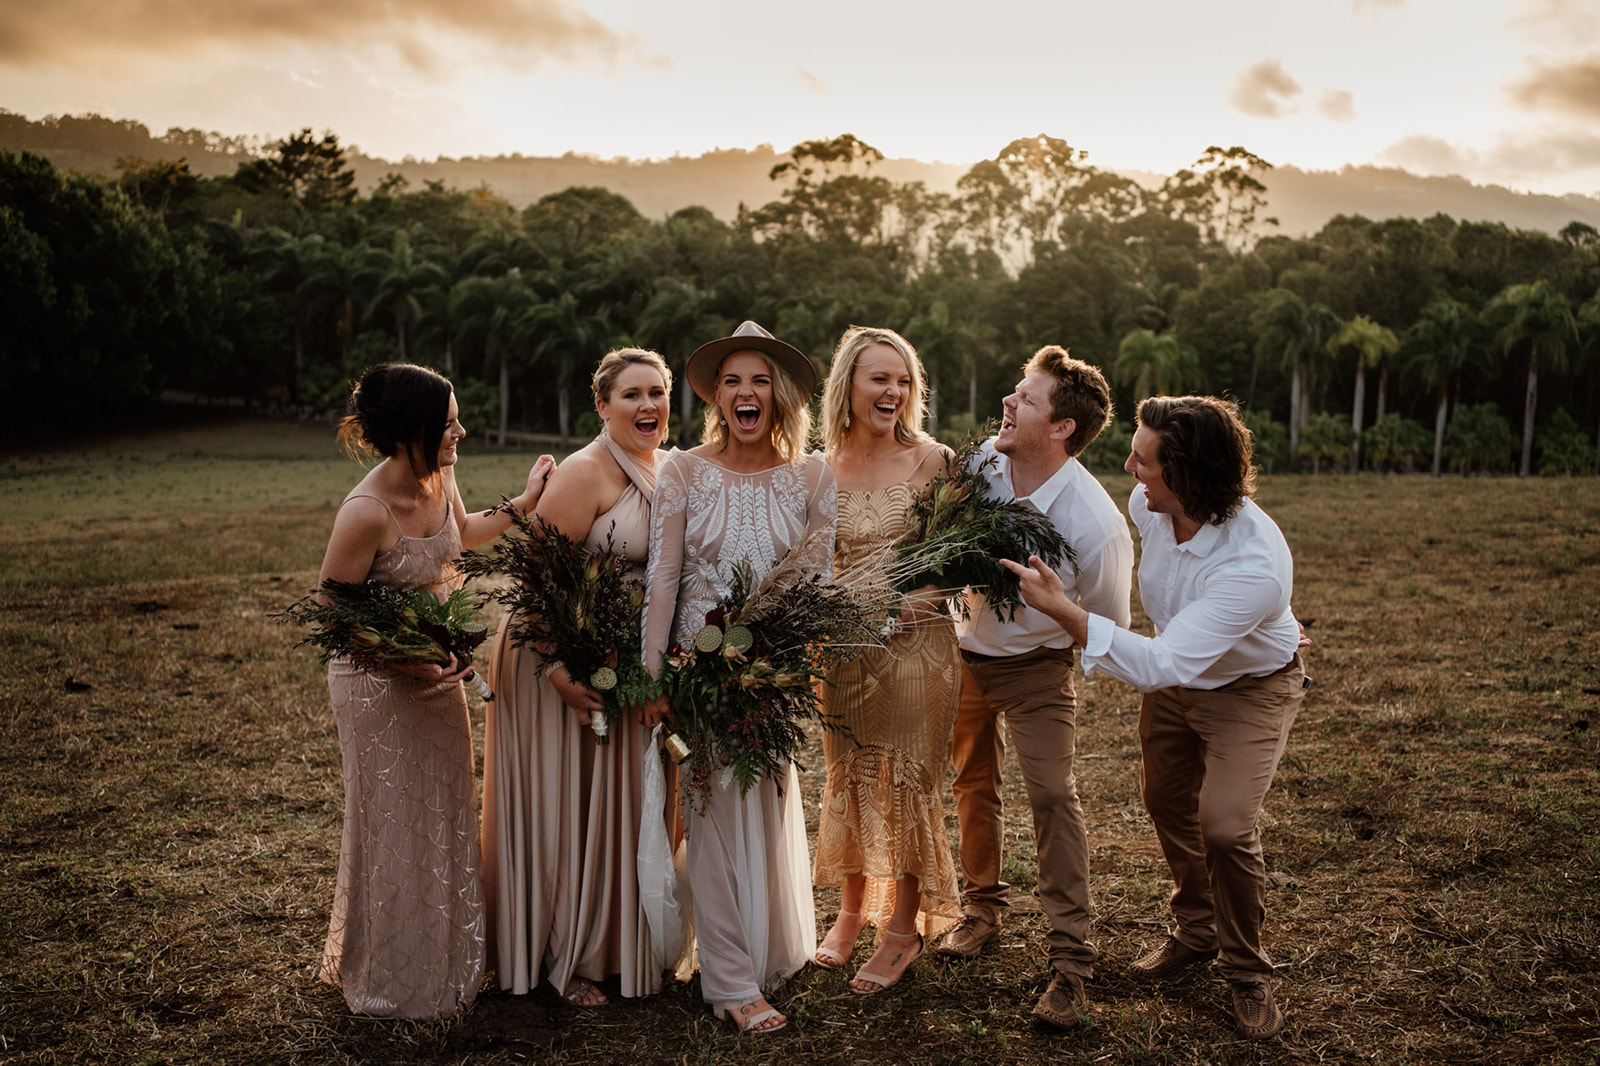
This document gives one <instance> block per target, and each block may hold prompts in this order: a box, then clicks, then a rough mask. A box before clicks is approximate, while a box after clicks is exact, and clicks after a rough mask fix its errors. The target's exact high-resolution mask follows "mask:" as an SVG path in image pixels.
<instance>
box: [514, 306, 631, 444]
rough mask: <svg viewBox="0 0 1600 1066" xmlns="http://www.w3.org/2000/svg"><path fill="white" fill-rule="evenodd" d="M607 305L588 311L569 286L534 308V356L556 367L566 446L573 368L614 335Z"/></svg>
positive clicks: (561, 429) (559, 421) (596, 354)
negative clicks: (585, 310) (536, 337)
mask: <svg viewBox="0 0 1600 1066" xmlns="http://www.w3.org/2000/svg"><path fill="white" fill-rule="evenodd" d="M606 310H607V309H606V308H604V307H602V308H600V309H599V310H598V311H595V312H593V313H589V314H585V313H584V311H583V306H582V303H581V302H580V301H579V299H578V297H577V295H576V294H574V293H573V292H572V290H571V289H568V290H566V291H564V292H562V293H561V294H560V295H559V296H557V297H555V298H554V299H552V300H549V301H547V302H545V303H541V304H540V305H539V306H537V307H535V308H534V309H533V310H532V312H531V313H530V315H529V322H530V325H531V327H532V328H533V330H534V331H535V332H536V333H537V336H538V339H537V340H536V341H535V342H534V348H533V354H534V358H535V359H536V360H538V361H539V362H541V363H544V364H546V365H547V366H550V367H553V368H554V370H555V378H556V425H557V430H558V431H559V432H560V434H561V447H562V449H563V450H565V449H566V447H567V434H568V431H569V428H570V424H571V421H570V415H571V406H570V395H569V393H570V390H571V387H572V371H573V369H574V368H575V367H576V366H578V364H579V363H580V362H584V363H587V362H588V361H589V360H592V359H598V358H599V356H600V355H603V354H604V352H605V349H606V347H607V344H608V342H609V341H610V338H611V323H610V321H609V316H608V315H607V314H606Z"/></svg>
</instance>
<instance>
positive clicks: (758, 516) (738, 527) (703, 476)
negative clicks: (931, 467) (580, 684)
mask: <svg viewBox="0 0 1600 1066" xmlns="http://www.w3.org/2000/svg"><path fill="white" fill-rule="evenodd" d="M684 374H685V376H686V377H687V378H688V379H689V384H690V385H691V386H692V387H693V388H694V391H695V393H696V394H698V395H699V397H700V398H701V399H702V400H704V401H705V402H706V403H707V404H709V405H710V409H709V410H708V411H707V412H706V425H705V431H704V434H703V435H702V437H701V440H702V441H703V443H702V444H701V445H700V446H699V447H697V448H694V449H693V450H691V451H688V452H678V453H676V454H674V455H673V456H671V457H670V458H668V459H667V461H666V462H665V463H663V464H662V469H661V477H660V479H659V481H658V482H657V485H656V498H655V506H654V509H653V513H652V515H651V525H650V578H649V585H648V589H649V591H648V593H647V595H646V599H645V615H644V654H645V664H646V665H647V666H649V667H650V670H651V673H652V674H657V675H659V673H660V670H661V659H662V654H663V652H665V650H666V648H667V646H668V644H669V643H672V642H677V643H680V644H684V645H687V644H689V643H690V642H691V641H692V640H693V639H694V635H695V633H696V632H698V631H699V629H700V628H701V627H702V626H703V625H704V624H705V620H706V614H707V612H708V611H711V610H712V609H713V608H715V607H716V606H717V604H718V603H719V602H720V601H721V600H722V599H723V598H724V597H725V596H727V595H728V594H729V592H730V591H731V590H732V586H733V580H734V574H735V571H736V569H737V568H738V567H740V566H748V567H749V568H750V570H751V572H752V574H753V576H754V579H755V580H756V581H759V580H760V579H761V578H762V577H763V576H764V575H766V574H767V573H768V572H769V571H771V570H772V568H773V566H775V565H776V564H777V563H778V561H779V560H780V559H782V558H783V557H784V556H785V555H786V554H787V553H788V552H789V550H790V549H791V548H794V547H796V546H797V545H799V544H801V543H802V541H805V540H806V538H807V536H808V535H810V534H818V533H820V534H821V535H822V538H821V539H822V540H824V541H825V544H824V547H825V548H826V549H827V551H828V552H829V553H830V554H831V550H832V539H833V527H834V512H835V510H836V508H837V505H838V499H837V496H838V494H837V491H836V490H835V487H834V481H833V474H832V472H831V471H830V470H829V469H828V467H827V464H826V463H824V462H823V461H822V459H821V457H819V456H815V455H807V454H806V452H805V445H806V438H807V436H808V435H809V432H810V428H811V414H810V410H809V408H808V406H807V404H808V402H809V400H810V396H811V392H812V390H814V389H815V388H816V385H817V377H816V371H815V370H813V369H812V366H811V361H810V360H809V359H807V358H806V357H805V356H804V355H803V354H801V353H800V352H799V351H798V350H796V349H795V348H792V347H790V346H789V345H787V344H785V343H783V342H782V341H780V340H777V339H776V338H774V337H773V336H772V334H770V333H768V332H767V331H766V330H764V329H762V328H761V327H760V326H758V325H756V324H755V323H754V322H746V323H744V324H743V325H741V326H740V327H739V328H738V329H737V330H735V331H734V334H733V336H731V337H724V338H722V339H720V340H715V341H711V342H709V343H707V344H704V345H702V346H701V347H700V348H698V349H697V350H696V351H695V353H694V354H693V355H691V356H690V357H689V362H688V364H687V365H686V366H685V368H684ZM812 543H816V541H813V542H812ZM821 569H823V570H826V569H828V563H827V562H826V561H824V562H822V564H821ZM664 711H665V705H664V701H657V703H656V704H654V705H653V706H652V709H651V711H650V715H651V716H652V717H653V716H657V715H660V714H662V713H664ZM706 793H707V794H706V797H705V800H704V805H703V806H702V807H701V808H700V809H699V810H698V811H694V812H693V813H690V812H689V811H688V810H687V809H686V811H685V817H684V821H685V823H686V828H687V831H688V838H689V842H688V866H689V883H690V887H691V889H692V890H693V895H694V922H695V934H696V936H697V937H698V939H699V944H700V989H701V995H702V996H703V997H704V998H705V1000H706V1002H707V1003H710V1004H711V1006H712V1008H713V1010H714V1011H715V1013H716V1015H717V1017H719V1018H724V1017H732V1018H733V1020H734V1022H735V1023H736V1024H737V1025H738V1026H739V1028H740V1029H742V1030H744V1031H746V1032H758V1033H769V1032H774V1031H776V1030H778V1029H782V1028H783V1027H784V1025H786V1024H787V1023H788V1019H787V1018H785V1017H784V1016H783V1015H782V1014H780V1013H778V1012H777V1011H776V1010H774V1009H773V1008H772V1006H771V1005H770V1004H768V1002H767V1000H766V998H765V997H764V995H763V993H765V992H770V991H773V990H774V989H776V988H777V986H778V985H779V984H781V983H782V982H783V980H784V979H785V978H787V977H789V976H790V975H791V974H793V973H795V972H796V971H797V970H799V969H800V968H801V967H802V966H804V965H805V963H806V960H807V959H808V958H810V956H811V954H812V952H813V951H814V950H815V949H816V940H817V933H816V913H815V910H814V909H813V907H812V902H811V886H810V885H809V884H808V883H807V878H806V872H807V870H806V867H807V848H806V837H805V817H804V813H803V812H802V810H801V806H800V785H799V779H798V777H796V775H795V770H794V765H793V764H792V763H790V764H785V765H784V766H783V767H782V768H781V769H774V770H771V771H769V772H768V773H767V774H765V775H764V776H763V777H762V778H761V780H760V782H759V783H758V784H756V785H755V786H754V787H752V788H751V789H750V790H749V791H748V792H744V791H743V790H742V789H741V788H740V786H739V784H738V782H737V781H733V780H732V779H731V775H722V780H721V781H720V782H717V783H711V784H709V785H708V786H707V789H706Z"/></svg>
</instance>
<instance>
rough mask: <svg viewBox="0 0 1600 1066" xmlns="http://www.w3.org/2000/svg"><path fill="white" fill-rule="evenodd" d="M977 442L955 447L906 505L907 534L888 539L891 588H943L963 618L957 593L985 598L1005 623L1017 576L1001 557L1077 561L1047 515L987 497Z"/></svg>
mask: <svg viewBox="0 0 1600 1066" xmlns="http://www.w3.org/2000/svg"><path fill="white" fill-rule="evenodd" d="M982 443H983V442H982V439H981V438H978V437H968V438H967V439H966V440H965V441H963V442H962V444H961V446H960V447H958V448H957V449H956V453H955V456H954V457H953V458H952V459H951V460H950V465H949V471H948V472H947V473H945V474H941V475H940V476H938V477H936V478H934V479H933V481H931V482H930V483H929V484H928V487H927V488H926V489H924V490H923V491H922V493H921V494H920V495H919V496H918V497H917V499H916V501H915V502H914V503H913V504H912V506H911V515H910V518H909V519H908V521H907V524H906V531H905V533H904V534H903V535H902V536H901V537H900V539H899V540H898V541H896V542H895V555H896V558H895V562H894V574H895V581H894V587H895V589H896V590H898V591H900V592H902V593H909V592H911V591H913V590H915V589H919V588H922V587H924V586H928V585H932V586H933V587H935V588H938V589H944V590H948V591H950V592H951V593H952V594H953V595H955V596H956V598H957V600H958V601H959V602H960V604H961V613H962V616H963V617H967V616H968V610H967V602H966V597H965V596H964V595H962V591H963V590H964V589H968V588H972V589H977V590H978V591H980V592H983V593H985V594H986V595H987V596H988V603H989V609H990V610H992V611H994V616H995V617H996V618H997V619H999V620H1000V621H1002V622H1007V621H1010V620H1011V619H1012V618H1013V617H1014V616H1015V615H1016V611H1017V607H1018V606H1019V605H1021V603H1022V598H1021V590H1020V588H1019V586H1018V583H1017V576H1016V575H1015V574H1013V573H1012V572H1011V571H1009V570H1007V569H1006V568H1005V567H1003V566H1001V565H1000V560H1001V559H1013V560H1016V561H1017V562H1027V560H1028V557H1029V556H1030V555H1037V556H1038V557H1039V558H1041V559H1043V560H1044V561H1045V562H1046V563H1048V564H1050V565H1051V566H1052V567H1055V568H1056V569H1060V568H1061V566H1062V565H1063V564H1064V563H1067V564H1071V566H1072V568H1073V570H1074V571H1076V570H1077V568H1078V561H1077V556H1076V555H1074V554H1073V551H1072V547H1071V546H1070V545H1069V544H1068V543H1067V542H1066V539H1065V538H1064V537H1062V536H1061V533H1060V532H1059V531H1058V530H1057V529H1056V527H1055V524H1054V523H1053V522H1051V521H1050V519H1049V518H1048V517H1046V516H1045V515H1044V514H1042V513H1040V512H1039V511H1037V510H1035V509H1034V508H1032V507H1029V506H1028V505H1027V504H1023V503H1019V502H1017V501H1016V500H1000V499H997V498H996V497H994V496H992V495H990V486H989V481H988V479H987V478H985V477H984V475H983V472H984V470H985V469H987V468H988V467H990V466H992V465H993V464H994V462H995V457H994V456H990V457H989V458H988V459H985V460H984V461H982V462H981V463H980V462H978V455H979V452H980V449H981V447H982Z"/></svg>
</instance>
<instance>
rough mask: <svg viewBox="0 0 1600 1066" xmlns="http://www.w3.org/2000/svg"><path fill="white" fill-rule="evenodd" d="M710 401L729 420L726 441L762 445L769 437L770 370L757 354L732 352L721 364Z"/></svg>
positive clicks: (770, 408)
mask: <svg viewBox="0 0 1600 1066" xmlns="http://www.w3.org/2000/svg"><path fill="white" fill-rule="evenodd" d="M713 399H714V400H715V401H716V406H717V409H718V410H720V411H721V412H722V417H723V418H725V419H727V421H728V439H729V441H730V442H732V441H737V442H738V443H740V444H763V443H766V442H767V441H769V440H770V439H771V438H772V425H773V419H774V402H773V396H772V368H771V367H769V366H768V365H767V361H766V359H764V358H763V357H762V356H761V355H760V353H758V352H734V353H733V354H732V355H730V356H728V357H727V358H726V359H724V360H723V361H722V369H721V370H720V371H719V372H718V373H717V391H716V394H715V395H714V397H713Z"/></svg>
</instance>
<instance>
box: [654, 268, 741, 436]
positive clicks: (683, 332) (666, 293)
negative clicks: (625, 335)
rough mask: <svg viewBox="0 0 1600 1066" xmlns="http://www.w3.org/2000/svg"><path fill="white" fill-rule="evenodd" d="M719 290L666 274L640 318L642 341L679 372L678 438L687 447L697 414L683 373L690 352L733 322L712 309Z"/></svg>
mask: <svg viewBox="0 0 1600 1066" xmlns="http://www.w3.org/2000/svg"><path fill="white" fill-rule="evenodd" d="M715 296H716V294H715V293H713V292H712V291H710V290H708V289H705V288H702V287H701V286H699V285H696V284H695V282H694V280H693V279H692V278H684V277H676V276H673V275H666V276H664V277H660V278H658V279H657V281H656V288H655V291H654V292H653V293H651V294H650V301H649V303H647V304H646V305H645V308H644V311H643V313H642V314H641V315H640V318H639V341H640V343H641V344H644V345H645V346H647V347H650V348H653V349H655V350H656V351H658V352H660V353H661V354H662V355H664V356H666V357H667V359H668V360H669V361H670V363H671V365H672V366H674V367H675V368H676V369H677V372H678V388H679V405H678V440H679V444H680V445H681V446H683V447H688V445H689V440H690V425H689V424H690V422H691V421H692V419H693V417H694V400H695V397H694V390H693V389H692V388H690V387H689V379H688V376H687V375H685V374H684V373H683V367H684V364H685V363H686V362H687V361H688V358H689V354H690V353H691V352H693V351H694V350H695V348H696V347H698V346H699V345H700V344H701V343H703V342H704V341H705V340H707V339H708V338H711V337H725V336H727V335H728V334H729V333H731V332H732V331H733V323H732V322H730V321H729V320H728V319H726V318H724V317H723V316H721V315H718V314H716V313H715V311H714V310H713V305H714V304H715Z"/></svg>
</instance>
